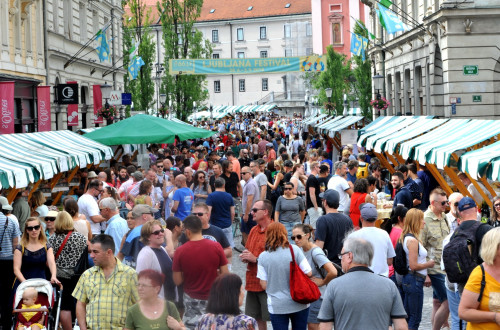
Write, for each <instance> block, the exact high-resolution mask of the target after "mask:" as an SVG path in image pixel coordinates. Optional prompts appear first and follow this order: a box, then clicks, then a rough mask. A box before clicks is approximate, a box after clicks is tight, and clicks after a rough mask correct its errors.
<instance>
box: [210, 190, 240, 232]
mask: <svg viewBox="0 0 500 330" xmlns="http://www.w3.org/2000/svg"><path fill="white" fill-rule="evenodd" d="M206 203H207V205H208V206H211V207H212V211H211V213H210V223H211V224H212V225H215V226H217V227H219V228H228V227H231V224H232V221H231V206H234V200H233V197H232V196H231V195H230V194H229V193H227V192H224V191H214V192H213V193H211V194H210V195H208V198H207V201H206Z"/></svg>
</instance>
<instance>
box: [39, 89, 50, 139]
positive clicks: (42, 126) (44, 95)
mask: <svg viewBox="0 0 500 330" xmlns="http://www.w3.org/2000/svg"><path fill="white" fill-rule="evenodd" d="M36 95H37V101H36V107H37V110H38V131H39V132H46V131H50V130H51V118H50V115H51V113H50V86H37V88H36Z"/></svg>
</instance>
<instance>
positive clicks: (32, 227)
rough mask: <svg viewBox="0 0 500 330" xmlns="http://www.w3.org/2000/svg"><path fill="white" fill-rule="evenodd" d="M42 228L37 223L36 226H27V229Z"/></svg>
mask: <svg viewBox="0 0 500 330" xmlns="http://www.w3.org/2000/svg"><path fill="white" fill-rule="evenodd" d="M38 229H40V225H36V226H26V230H27V231H33V230H38Z"/></svg>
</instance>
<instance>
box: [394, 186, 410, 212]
mask: <svg viewBox="0 0 500 330" xmlns="http://www.w3.org/2000/svg"><path fill="white" fill-rule="evenodd" d="M398 204H403V205H404V206H405V207H406V208H407V209H411V208H412V207H413V198H412V197H411V192H410V190H408V188H406V186H403V187H401V188H399V190H398V191H396V196H394V204H393V208H395V207H396V206H398Z"/></svg>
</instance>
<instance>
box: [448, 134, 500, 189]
mask: <svg viewBox="0 0 500 330" xmlns="http://www.w3.org/2000/svg"><path fill="white" fill-rule="evenodd" d="M458 168H459V169H460V171H462V172H467V173H469V174H470V176H471V177H472V178H474V179H476V180H477V179H479V178H482V177H486V178H488V179H490V180H493V181H500V141H499V142H495V143H493V144H490V145H489V146H485V147H482V148H481V149H477V150H473V151H469V152H466V153H465V154H463V155H462V156H461V157H460V160H459V162H458Z"/></svg>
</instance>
